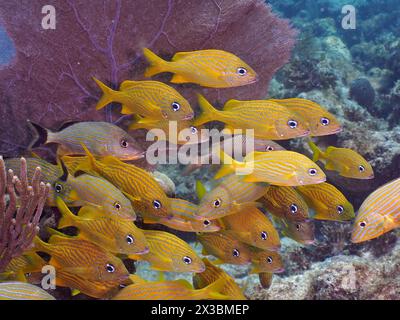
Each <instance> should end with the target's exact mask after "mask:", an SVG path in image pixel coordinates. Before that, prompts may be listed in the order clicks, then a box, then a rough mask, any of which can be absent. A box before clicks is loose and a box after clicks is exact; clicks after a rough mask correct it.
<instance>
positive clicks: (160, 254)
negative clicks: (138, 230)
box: [128, 230, 205, 272]
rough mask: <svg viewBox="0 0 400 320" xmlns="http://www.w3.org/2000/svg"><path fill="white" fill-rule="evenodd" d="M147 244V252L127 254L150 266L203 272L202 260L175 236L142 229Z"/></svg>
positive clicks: (155, 268)
mask: <svg viewBox="0 0 400 320" xmlns="http://www.w3.org/2000/svg"><path fill="white" fill-rule="evenodd" d="M143 232H144V234H145V236H146V239H147V242H148V244H149V248H150V250H149V252H148V253H146V254H142V255H129V256H128V257H129V258H130V259H133V260H139V261H147V262H149V263H150V264H151V268H152V269H154V270H159V271H170V272H203V271H204V269H205V266H204V263H203V261H201V259H200V258H199V257H198V256H197V254H196V253H195V252H194V250H193V249H192V247H191V246H190V245H188V244H187V243H186V242H185V241H183V240H182V239H180V238H178V237H177V236H175V235H173V234H171V233H168V232H165V231H157V230H143Z"/></svg>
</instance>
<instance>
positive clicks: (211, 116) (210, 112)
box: [193, 94, 220, 126]
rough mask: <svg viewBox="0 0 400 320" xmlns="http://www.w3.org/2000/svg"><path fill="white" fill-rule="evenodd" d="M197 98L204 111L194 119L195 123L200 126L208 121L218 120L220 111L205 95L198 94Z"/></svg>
mask: <svg viewBox="0 0 400 320" xmlns="http://www.w3.org/2000/svg"><path fill="white" fill-rule="evenodd" d="M197 99H198V102H199V106H200V108H201V111H202V113H201V114H200V116H198V117H197V118H196V119H195V120H194V122H193V125H195V126H198V125H201V124H204V123H206V122H210V121H213V120H217V119H218V115H219V114H220V112H219V111H218V110H217V109H215V108H214V107H213V106H212V104H211V103H210V102H208V101H207V99H206V98H205V97H204V96H203V95H201V94H198V95H197Z"/></svg>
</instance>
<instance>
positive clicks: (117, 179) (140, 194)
mask: <svg viewBox="0 0 400 320" xmlns="http://www.w3.org/2000/svg"><path fill="white" fill-rule="evenodd" d="M87 152H88V153H87V156H86V157H81V158H80V160H81V163H80V164H79V165H76V161H77V160H76V159H75V160H73V163H74V164H75V170H82V171H84V172H88V173H90V174H96V175H100V176H102V177H104V178H105V179H107V180H108V181H110V182H111V183H112V184H113V185H114V186H115V187H117V188H119V189H120V190H122V191H123V193H124V194H125V195H126V196H127V197H128V198H129V199H130V200H131V201H132V205H133V207H134V208H135V210H137V211H139V212H140V213H141V214H142V216H145V217H147V218H150V219H157V218H162V217H170V216H171V205H170V200H169V198H168V197H167V195H166V194H165V192H164V190H163V189H162V188H161V186H160V185H159V184H158V183H157V181H156V180H155V179H154V177H153V176H152V175H151V174H150V173H149V172H147V171H146V170H144V169H142V168H139V167H137V166H135V165H133V164H128V163H124V162H122V161H120V160H118V159H117V158H115V157H112V156H109V157H104V158H100V159H98V160H97V159H96V158H95V157H94V156H93V155H92V154H91V153H90V152H89V151H88V150H87ZM64 160H65V159H64Z"/></svg>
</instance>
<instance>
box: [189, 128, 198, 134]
mask: <svg viewBox="0 0 400 320" xmlns="http://www.w3.org/2000/svg"><path fill="white" fill-rule="evenodd" d="M197 131H198V130H197V128H196V127H190V132H191V133H192V134H196V133H197Z"/></svg>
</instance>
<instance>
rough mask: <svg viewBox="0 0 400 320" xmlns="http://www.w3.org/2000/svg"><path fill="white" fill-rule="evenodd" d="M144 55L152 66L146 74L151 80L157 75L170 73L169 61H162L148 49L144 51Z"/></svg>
mask: <svg viewBox="0 0 400 320" xmlns="http://www.w3.org/2000/svg"><path fill="white" fill-rule="evenodd" d="M143 55H144V57H145V58H146V60H147V61H148V62H149V63H150V66H149V67H148V68H147V69H146V71H145V72H144V76H145V77H146V78H149V77H151V76H154V75H155V74H158V73H161V72H166V71H168V67H167V66H168V61H165V60H163V59H161V58H160V57H159V56H157V55H156V54H155V53H154V52H153V51H151V50H150V49H148V48H144V49H143Z"/></svg>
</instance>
